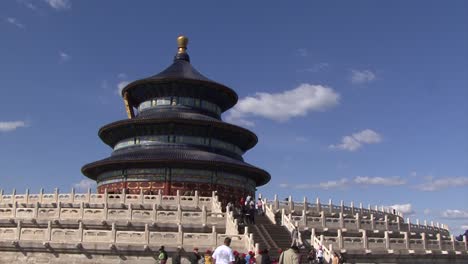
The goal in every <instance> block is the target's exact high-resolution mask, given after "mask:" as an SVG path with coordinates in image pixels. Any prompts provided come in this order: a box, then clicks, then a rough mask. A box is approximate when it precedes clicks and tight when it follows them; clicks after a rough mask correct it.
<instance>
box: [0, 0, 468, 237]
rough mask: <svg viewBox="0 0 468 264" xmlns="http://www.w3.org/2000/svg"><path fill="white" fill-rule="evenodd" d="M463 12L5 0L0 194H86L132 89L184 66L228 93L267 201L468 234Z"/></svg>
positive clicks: (0, 8) (416, 7) (0, 11)
mask: <svg viewBox="0 0 468 264" xmlns="http://www.w3.org/2000/svg"><path fill="white" fill-rule="evenodd" d="M467 12H468V4H467V3H466V2H465V1H450V2H441V1H411V2H408V1H392V2H388V3H382V2H379V3H375V1H360V2H359V4H356V3H355V2H354V3H352V2H351V1H346V2H337V1H336V2H335V1H327V2H326V3H325V2H321V3H319V2H314V3H312V2H307V3H305V2H304V3H296V4H294V5H291V4H288V3H286V2H285V3H281V4H273V3H271V2H268V4H267V5H266V4H265V2H263V3H262V2H257V3H253V2H249V3H247V2H246V3H238V2H235V3H234V2H233V3H223V4H221V3H220V2H219V1H205V2H203V3H200V2H193V1H192V2H188V1H187V2H184V3H180V2H177V3H172V4H169V3H156V2H152V1H139V2H138V3H136V2H134V1H73V0H43V1H28V0H9V1H1V2H0V33H1V36H2V38H1V41H0V85H1V90H2V92H3V93H2V104H0V144H1V146H2V147H1V148H0V157H1V161H0V165H1V170H0V188H2V189H4V190H5V191H6V192H11V191H12V189H13V188H16V189H17V190H18V192H23V191H24V190H25V189H26V188H31V189H32V190H31V191H33V192H38V191H39V188H40V187H41V186H42V187H44V188H45V189H46V190H48V191H52V190H53V188H54V187H59V188H60V189H61V190H63V191H68V190H69V189H70V188H72V187H73V186H74V187H76V188H79V189H86V188H88V187H92V186H93V184H92V183H90V182H89V181H87V180H86V179H85V178H84V176H82V175H81V173H80V168H81V166H82V165H83V164H85V163H88V162H91V161H94V160H98V159H101V158H104V157H107V156H108V155H109V154H110V152H111V150H110V149H109V148H108V147H107V146H106V145H104V144H103V143H102V142H101V141H100V140H99V138H98V137H97V131H98V129H99V128H100V127H101V126H103V125H105V124H107V123H110V122H113V121H116V120H119V119H125V118H126V114H125V110H124V104H123V102H122V99H121V98H120V96H119V90H121V89H122V88H123V87H124V86H125V85H126V84H127V83H128V82H130V81H133V80H136V79H139V78H143V77H147V76H150V75H153V74H155V73H157V72H159V71H161V70H163V69H164V68H165V67H167V66H168V65H169V64H170V63H171V60H172V57H173V55H174V54H175V52H176V44H175V39H176V37H177V36H178V35H179V34H185V35H187V36H188V37H189V38H190V43H189V49H188V51H189V54H190V56H191V60H192V64H193V65H194V66H195V67H196V68H197V69H198V70H199V71H201V72H202V73H203V74H205V75H206V76H208V77H209V78H211V79H213V80H216V81H218V82H221V83H223V84H225V85H228V86H230V87H231V88H233V89H234V90H235V91H236V92H237V93H238V95H239V102H238V104H237V105H236V106H235V107H234V108H233V109H231V110H230V111H228V112H227V113H225V114H223V119H224V120H226V121H228V122H232V123H236V124H239V125H242V126H244V127H247V128H249V129H251V130H252V131H254V132H255V133H256V134H257V135H258V137H259V143H258V145H257V146H256V147H255V148H254V149H252V150H251V151H249V152H248V153H247V154H246V155H245V159H246V161H248V162H249V163H252V164H255V165H257V166H259V167H261V168H264V169H266V170H267V171H269V172H270V173H271V175H272V180H271V182H270V183H269V184H268V185H266V186H264V187H261V188H259V192H261V193H263V194H264V195H266V196H267V197H273V194H275V193H277V194H278V195H279V197H280V198H284V197H287V196H288V195H289V194H293V197H295V198H296V199H297V200H302V197H303V196H307V197H309V199H310V200H313V199H315V197H320V198H321V199H322V200H328V198H332V199H333V200H334V201H335V202H336V203H339V201H340V200H344V201H345V203H346V204H349V203H350V202H351V201H354V203H355V204H359V202H362V203H363V204H364V206H367V205H368V204H371V205H379V206H380V205H383V206H388V207H392V206H393V207H394V208H397V209H399V210H401V211H403V212H405V213H406V215H407V216H409V217H411V218H412V219H413V221H415V219H416V218H419V219H421V220H422V219H428V220H434V221H438V222H443V223H446V224H448V225H449V226H450V227H451V229H452V230H453V231H454V232H455V234H457V233H460V232H461V229H462V228H466V227H467V226H468V192H467V190H468V118H467V116H468V103H467V100H468V89H467V87H468V49H467V47H468V28H467V27H466V25H467V24H468V17H467V16H466V14H467Z"/></svg>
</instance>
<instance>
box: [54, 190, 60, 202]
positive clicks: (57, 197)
mask: <svg viewBox="0 0 468 264" xmlns="http://www.w3.org/2000/svg"><path fill="white" fill-rule="evenodd" d="M59 192H60V190H59V188H55V189H54V197H55V202H56V203H58V201H59Z"/></svg>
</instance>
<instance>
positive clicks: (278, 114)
mask: <svg viewBox="0 0 468 264" xmlns="http://www.w3.org/2000/svg"><path fill="white" fill-rule="evenodd" d="M339 99H340V95H339V94H338V93H336V92H335V91H334V90H333V89H332V88H330V87H327V86H322V85H312V84H301V85H299V86H298V87H297V88H294V89H292V90H287V91H284V92H281V93H273V94H271V93H256V94H255V96H248V97H245V98H243V99H241V100H239V102H238V103H237V105H236V106H235V107H234V108H233V109H231V110H230V111H229V112H228V113H227V117H226V120H227V121H228V122H232V123H238V124H244V125H250V126H252V125H254V123H253V121H250V120H248V119H247V117H248V116H260V117H263V118H267V119H271V120H274V121H280V122H281V121H286V120H289V119H291V118H293V117H298V116H305V115H307V114H308V113H309V112H311V111H324V110H326V109H328V108H330V107H333V106H335V105H337V104H338V103H339Z"/></svg>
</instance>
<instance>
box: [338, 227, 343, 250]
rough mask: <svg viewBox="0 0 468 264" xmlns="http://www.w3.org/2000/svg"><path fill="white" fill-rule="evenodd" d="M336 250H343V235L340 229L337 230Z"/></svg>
mask: <svg viewBox="0 0 468 264" xmlns="http://www.w3.org/2000/svg"><path fill="white" fill-rule="evenodd" d="M337 231H338V237H337V238H338V248H339V249H342V248H343V235H342V233H341V229H338V230H337Z"/></svg>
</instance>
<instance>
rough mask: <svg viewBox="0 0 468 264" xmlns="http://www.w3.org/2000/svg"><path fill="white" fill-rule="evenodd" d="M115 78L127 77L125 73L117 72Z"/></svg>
mask: <svg viewBox="0 0 468 264" xmlns="http://www.w3.org/2000/svg"><path fill="white" fill-rule="evenodd" d="M117 78H119V79H127V74H125V73H119V74H118V75H117Z"/></svg>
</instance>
